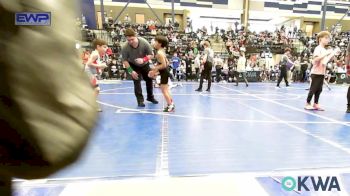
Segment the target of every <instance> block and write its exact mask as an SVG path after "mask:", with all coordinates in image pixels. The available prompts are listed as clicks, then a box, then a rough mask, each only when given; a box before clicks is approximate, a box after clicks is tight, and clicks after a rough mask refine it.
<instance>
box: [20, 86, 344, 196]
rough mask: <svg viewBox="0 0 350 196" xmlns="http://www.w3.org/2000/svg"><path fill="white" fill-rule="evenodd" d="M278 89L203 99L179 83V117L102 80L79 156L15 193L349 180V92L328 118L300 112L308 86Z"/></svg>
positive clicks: (271, 191) (332, 98) (337, 91)
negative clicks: (95, 117) (302, 178)
mask: <svg viewBox="0 0 350 196" xmlns="http://www.w3.org/2000/svg"><path fill="white" fill-rule="evenodd" d="M142 85H143V86H145V84H144V82H143V83H142ZM281 86H282V88H281V89H276V88H275V84H274V83H251V84H250V86H249V87H248V88H246V87H245V85H244V84H240V86H238V87H236V86H234V84H232V83H230V84H221V83H220V84H213V87H212V91H211V92H210V93H207V92H203V93H197V92H195V91H194V90H195V89H196V88H197V87H198V83H183V85H182V86H178V87H174V88H172V90H171V92H172V95H173V98H174V102H175V105H176V111H175V113H163V112H162V108H163V107H164V105H165V103H164V99H163V97H162V95H161V92H160V89H155V95H156V98H157V99H158V100H159V101H160V103H159V104H158V105H153V104H151V103H146V107H145V108H142V109H141V108H138V107H137V104H136V98H135V96H134V93H133V84H132V82H130V81H122V82H121V81H104V82H102V84H101V90H102V91H101V94H100V96H99V101H98V102H99V104H100V105H101V107H102V109H103V112H102V113H100V119H99V122H98V124H97V125H96V128H95V132H94V135H93V137H92V138H91V141H90V142H89V145H88V147H87V149H86V150H85V152H84V153H83V155H82V157H81V159H80V160H79V161H78V162H77V163H75V164H74V165H72V166H71V167H69V168H67V169H65V170H63V171H61V172H59V173H57V174H55V175H53V176H51V177H49V178H48V179H44V180H39V181H23V180H20V179H18V180H15V181H16V183H15V184H16V191H15V195H18V196H27V195H40V196H41V195H47V196H62V195H94V194H93V193H96V194H97V192H98V190H103V191H106V190H108V192H107V193H106V194H99V193H98V195H116V194H117V192H115V191H117V190H119V191H121V190H123V191H124V193H126V192H127V191H136V189H138V190H139V191H140V190H142V191H144V192H143V193H146V192H147V191H146V192H145V189H147V188H145V189H142V187H143V186H141V185H140V184H139V185H140V186H138V187H139V188H138V187H137V186H136V185H135V184H137V183H140V182H142V184H143V185H144V186H146V185H148V187H152V186H154V188H155V189H159V186H158V185H159V183H163V184H162V186H163V188H164V187H167V186H172V185H173V184H174V183H175V184H180V185H178V188H177V190H178V191H180V190H181V188H179V187H184V186H185V184H191V183H192V184H196V185H198V190H200V189H201V191H203V190H204V189H203V187H205V186H209V184H211V186H213V183H209V182H214V181H215V182H222V183H221V184H220V185H218V187H217V188H218V189H220V191H223V190H225V191H226V193H230V195H250V196H251V195H311V194H310V193H308V192H304V193H297V192H289V193H288V194H287V193H286V192H282V190H281V185H280V180H281V178H282V176H285V175H287V176H290V175H310V174H317V175H320V174H324V175H332V176H334V175H335V176H339V177H340V179H341V183H347V182H350V175H349V174H348V173H350V134H349V131H350V128H349V127H350V115H347V114H345V109H346V92H347V86H345V85H344V86H340V85H334V86H332V90H331V91H329V90H328V89H327V88H324V90H323V93H322V95H321V100H320V103H321V105H322V106H323V107H324V108H325V109H326V111H323V112H320V111H306V110H304V109H303V107H304V105H305V99H306V95H307V93H308V91H306V90H305V89H306V88H307V87H308V85H307V84H292V86H291V87H289V88H284V85H283V84H281ZM205 87H206V84H205V85H204V89H206V88H205ZM144 96H146V91H145V89H144ZM179 177H193V178H179ZM206 179H208V181H207V180H206ZM228 179H229V180H228ZM242 179H244V180H242ZM126 182H127V183H126ZM167 182H168V184H167ZM185 182H186V183H185ZM111 183H112V184H113V186H111V185H112V184H111ZM123 183H125V184H123ZM128 183H131V184H133V186H131V187H130V188H129V189H128V188H127V187H128V186H129V184H128ZM83 184H84V186H83ZM86 184H88V186H86ZM181 184H182V186H181ZM225 185H227V189H225V188H224V187H223V186H225ZM82 187H85V188H82ZM191 187H192V188H193V189H196V186H194V185H193V186H191ZM200 187H202V188H200ZM212 189H215V188H213V187H212ZM147 190H148V189H147ZM167 190H168V191H169V192H171V191H170V190H169V189H167ZM82 191H85V192H84V193H82ZM125 191H126V192H125ZM148 191H151V190H148ZM159 191H160V190H158V193H159ZM227 191H228V192H227ZM346 191H348V193H350V190H346ZM346 191H342V192H341V193H334V195H342V194H345V192H346ZM169 192H168V193H167V194H168V195H169ZM128 193H129V194H124V195H132V194H131V192H128ZM147 193H151V192H147ZM197 193H198V194H199V192H197ZM206 193H209V192H206ZM135 195H137V194H135ZM144 195H148V194H144ZM221 195H226V194H221ZM313 195H315V194H313ZM345 195H347V194H345Z"/></svg>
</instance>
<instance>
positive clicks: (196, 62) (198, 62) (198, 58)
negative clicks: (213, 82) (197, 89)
mask: <svg viewBox="0 0 350 196" xmlns="http://www.w3.org/2000/svg"><path fill="white" fill-rule="evenodd" d="M200 66H201V55H200V54H197V56H196V58H195V59H194V69H195V70H196V80H198V79H199V68H200Z"/></svg>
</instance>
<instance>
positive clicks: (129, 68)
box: [126, 66, 134, 74]
mask: <svg viewBox="0 0 350 196" xmlns="http://www.w3.org/2000/svg"><path fill="white" fill-rule="evenodd" d="M126 70H127V71H128V73H129V74H131V73H132V72H133V71H134V70H133V69H132V68H131V67H130V66H129V67H128V68H127V69H126Z"/></svg>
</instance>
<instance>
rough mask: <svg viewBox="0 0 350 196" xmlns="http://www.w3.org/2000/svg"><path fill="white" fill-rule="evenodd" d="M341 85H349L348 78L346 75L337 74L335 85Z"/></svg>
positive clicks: (349, 78)
mask: <svg viewBox="0 0 350 196" xmlns="http://www.w3.org/2000/svg"><path fill="white" fill-rule="evenodd" d="M343 83H348V84H350V77H347V76H346V73H337V84H343Z"/></svg>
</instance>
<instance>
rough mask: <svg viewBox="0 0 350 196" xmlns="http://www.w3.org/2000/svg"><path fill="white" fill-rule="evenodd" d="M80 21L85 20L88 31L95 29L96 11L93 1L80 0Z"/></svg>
mask: <svg viewBox="0 0 350 196" xmlns="http://www.w3.org/2000/svg"><path fill="white" fill-rule="evenodd" d="M80 2H81V16H80V17H82V21H84V20H85V23H86V25H87V26H88V28H89V29H96V28H97V25H96V11H95V4H94V0H80Z"/></svg>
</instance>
